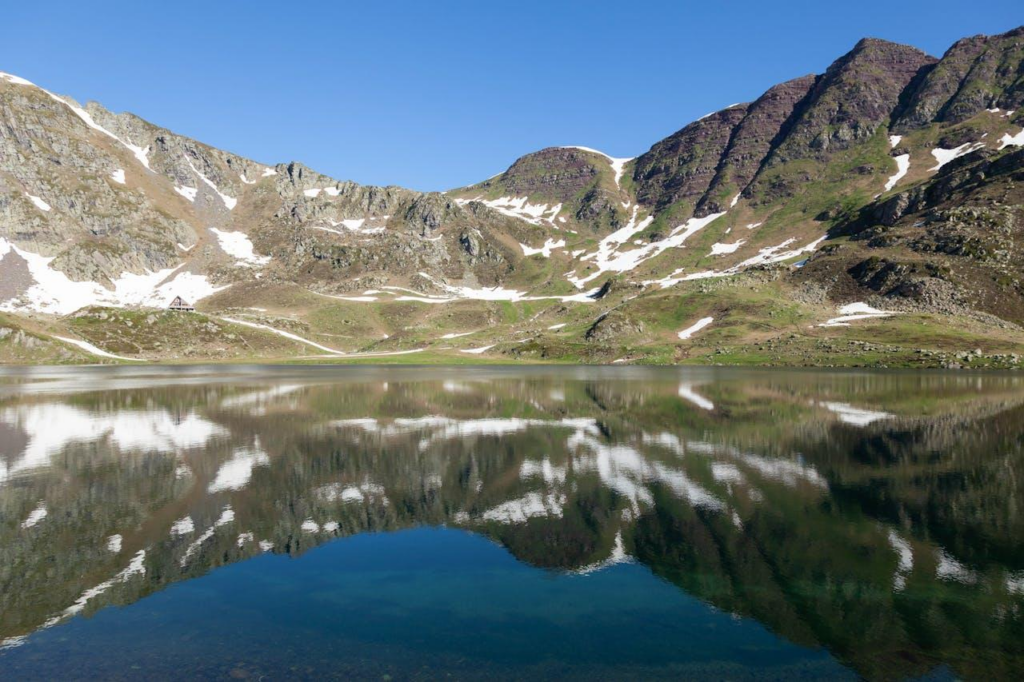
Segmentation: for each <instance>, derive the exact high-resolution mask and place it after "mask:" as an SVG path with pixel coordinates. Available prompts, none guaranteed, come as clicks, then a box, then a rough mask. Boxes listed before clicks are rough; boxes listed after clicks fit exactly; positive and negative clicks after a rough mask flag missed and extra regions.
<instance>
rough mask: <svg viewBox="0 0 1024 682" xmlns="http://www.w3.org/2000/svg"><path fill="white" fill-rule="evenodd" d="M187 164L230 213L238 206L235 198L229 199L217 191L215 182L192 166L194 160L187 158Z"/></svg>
mask: <svg viewBox="0 0 1024 682" xmlns="http://www.w3.org/2000/svg"><path fill="white" fill-rule="evenodd" d="M185 162H186V163H187V164H188V167H189V168H191V169H192V172H193V173H195V174H196V175H198V176H199V179H200V180H202V181H203V182H205V183H206V185H207V186H208V187H209V188H210V189H212V190H213V192H214V194H216V195H217V196H219V197H220V200H221V201H223V202H224V206H226V207H227V209H228V210H229V211H230V210H232V209H233V208H234V207H235V206H236V205H237V204H238V199H235V198H234V197H229V196H228V195H227V194H224V193H223V192H221V191H220V190H219V189H217V185H215V184H213V180H210V178H208V177H206V176H205V175H203V174H202V173H200V172H199V169H198V168H196V167H195V166H193V165H192V160H191V159H189V158H188V157H187V156H186V157H185Z"/></svg>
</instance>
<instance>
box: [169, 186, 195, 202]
mask: <svg viewBox="0 0 1024 682" xmlns="http://www.w3.org/2000/svg"><path fill="white" fill-rule="evenodd" d="M174 191H175V192H177V193H178V194H180V195H181V196H183V197H185V198H186V199H188V200H189V201H191V202H192V203H195V201H196V195H197V194H199V190H198V189H197V188H195V187H185V186H180V187H179V186H178V185H175V186H174Z"/></svg>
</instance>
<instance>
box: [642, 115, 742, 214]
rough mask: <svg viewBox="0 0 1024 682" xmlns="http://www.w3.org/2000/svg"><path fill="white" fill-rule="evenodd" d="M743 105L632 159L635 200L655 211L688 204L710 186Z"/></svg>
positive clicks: (702, 121)
mask: <svg viewBox="0 0 1024 682" xmlns="http://www.w3.org/2000/svg"><path fill="white" fill-rule="evenodd" d="M746 113H747V105H745V104H738V105H736V106H733V107H730V108H728V109H724V110H722V111H718V112H715V113H713V114H711V115H709V116H705V117H704V118H702V119H700V120H698V121H694V122H693V123H691V124H690V125H688V126H686V127H685V128H683V129H682V130H680V131H679V132H677V133H675V134H674V135H671V136H670V137H667V138H665V139H664V140H662V141H661V142H658V143H657V144H655V145H654V146H653V147H651V149H650V151H648V152H647V153H645V154H643V155H641V156H640V157H638V158H637V160H636V169H635V171H634V173H633V178H634V180H635V182H636V196H637V200H638V201H639V202H640V203H641V204H644V205H646V206H651V207H654V208H655V209H661V208H665V207H667V206H670V205H672V204H675V203H677V202H680V201H686V202H689V203H691V204H692V205H696V204H697V202H698V201H699V200H700V199H701V197H703V196H704V194H705V192H707V191H708V188H709V187H710V186H711V182H712V180H714V178H715V174H716V172H717V170H718V166H719V164H720V163H721V161H722V158H723V156H724V155H725V152H726V150H727V149H728V147H729V141H730V140H731V139H732V135H733V131H734V130H735V129H736V127H737V126H738V125H739V124H740V122H741V121H742V120H743V118H744V116H746Z"/></svg>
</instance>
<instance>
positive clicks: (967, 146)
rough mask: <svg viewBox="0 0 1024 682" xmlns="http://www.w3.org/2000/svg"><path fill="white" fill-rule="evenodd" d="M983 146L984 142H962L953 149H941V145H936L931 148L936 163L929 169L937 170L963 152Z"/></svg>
mask: <svg viewBox="0 0 1024 682" xmlns="http://www.w3.org/2000/svg"><path fill="white" fill-rule="evenodd" d="M984 146H985V143H984V142H964V143H963V144H962V145H960V146H959V147H954V148H953V149H943V148H942V147H936V148H935V149H933V150H932V156H934V157H935V160H936V161H937V162H938V165H937V166H935V167H934V168H929V169H928V170H930V171H937V170H939V169H940V168H942V167H943V166H945V165H946V164H947V163H949V162H950V161H952V160H953V159H958V158H960V157H961V156H964V155H965V154H970V153H971V152H974V151H977V150H979V149H982V148H983V147H984Z"/></svg>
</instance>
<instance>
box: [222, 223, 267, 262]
mask: <svg viewBox="0 0 1024 682" xmlns="http://www.w3.org/2000/svg"><path fill="white" fill-rule="evenodd" d="M210 232H213V234H214V235H216V237H217V241H218V242H219V243H220V248H221V250H222V251H223V252H224V253H226V254H228V255H229V256H232V257H234V258H236V259H238V262H237V263H236V265H256V266H262V265H266V264H267V263H269V262H270V256H257V255H256V251H255V249H254V248H253V245H252V241H251V240H250V239H249V235H247V234H245V233H244V232H226V231H224V230H218V229H217V228H216V227H211V228H210Z"/></svg>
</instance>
